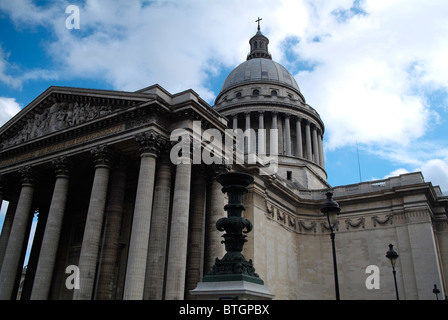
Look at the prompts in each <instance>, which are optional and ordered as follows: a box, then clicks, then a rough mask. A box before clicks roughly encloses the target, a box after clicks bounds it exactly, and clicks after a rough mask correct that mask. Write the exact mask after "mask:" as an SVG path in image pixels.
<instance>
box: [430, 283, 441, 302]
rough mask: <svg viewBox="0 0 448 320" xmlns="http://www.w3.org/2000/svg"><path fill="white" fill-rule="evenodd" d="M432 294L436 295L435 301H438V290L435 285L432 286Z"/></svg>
mask: <svg viewBox="0 0 448 320" xmlns="http://www.w3.org/2000/svg"><path fill="white" fill-rule="evenodd" d="M432 293H434V294H435V295H436V300H439V293H440V290H439V289H437V285H436V284H434V289H432Z"/></svg>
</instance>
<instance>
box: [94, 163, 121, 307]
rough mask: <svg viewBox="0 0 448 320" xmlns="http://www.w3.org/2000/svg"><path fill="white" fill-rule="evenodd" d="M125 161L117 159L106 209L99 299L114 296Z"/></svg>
mask: <svg viewBox="0 0 448 320" xmlns="http://www.w3.org/2000/svg"><path fill="white" fill-rule="evenodd" d="M124 161H125V160H124V159H123V158H121V159H119V161H116V163H115V165H114V170H113V171H112V174H111V183H110V196H109V203H108V204H107V209H106V221H105V228H104V240H103V246H102V251H101V262H100V266H99V274H98V287H97V289H96V296H95V298H96V299H97V300H112V299H113V298H114V283H115V265H116V259H117V254H118V248H119V242H118V241H119V237H120V228H121V221H122V217H123V204H124V195H125V188H126V165H125V163H124Z"/></svg>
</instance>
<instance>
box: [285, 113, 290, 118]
mask: <svg viewBox="0 0 448 320" xmlns="http://www.w3.org/2000/svg"><path fill="white" fill-rule="evenodd" d="M283 116H284V117H285V119H290V118H291V114H290V113H284V114H283Z"/></svg>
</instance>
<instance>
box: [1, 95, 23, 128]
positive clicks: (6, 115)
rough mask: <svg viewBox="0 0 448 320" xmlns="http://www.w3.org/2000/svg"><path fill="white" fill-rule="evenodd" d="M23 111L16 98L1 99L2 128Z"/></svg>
mask: <svg viewBox="0 0 448 320" xmlns="http://www.w3.org/2000/svg"><path fill="white" fill-rule="evenodd" d="M20 110H21V107H20V105H19V104H18V103H17V102H16V99H14V98H7V97H0V126H2V125H3V124H4V123H6V122H7V121H8V120H9V119H11V118H12V117H13V116H15V115H16V114H17V113H18V112H19V111H20Z"/></svg>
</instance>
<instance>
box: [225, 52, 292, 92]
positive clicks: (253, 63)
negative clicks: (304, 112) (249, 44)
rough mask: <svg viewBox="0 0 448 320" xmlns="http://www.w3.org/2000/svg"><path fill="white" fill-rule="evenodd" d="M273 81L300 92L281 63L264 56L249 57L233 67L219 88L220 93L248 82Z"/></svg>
mask: <svg viewBox="0 0 448 320" xmlns="http://www.w3.org/2000/svg"><path fill="white" fill-rule="evenodd" d="M259 81H263V82H271V81H272V82H275V83H277V84H279V85H285V86H288V87H290V88H291V89H294V90H296V91H298V92H300V89H299V86H298V85H297V82H296V80H295V79H294V77H293V76H292V75H291V74H290V73H289V71H288V70H286V68H285V67H283V66H282V65H281V64H279V63H277V62H275V61H273V60H271V59H266V58H251V59H250V60H247V61H245V62H243V63H241V64H240V65H239V66H238V67H236V68H235V69H233V71H232V72H230V74H229V75H228V77H227V78H226V80H225V81H224V84H223V86H222V88H221V93H222V92H224V91H226V90H227V89H229V88H231V87H233V86H237V85H241V84H246V83H248V82H259Z"/></svg>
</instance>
